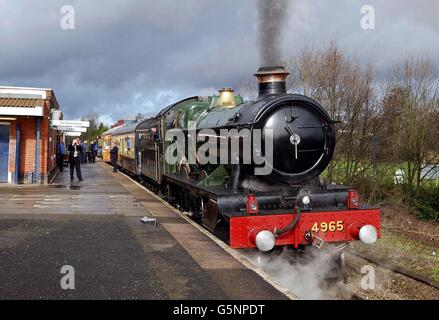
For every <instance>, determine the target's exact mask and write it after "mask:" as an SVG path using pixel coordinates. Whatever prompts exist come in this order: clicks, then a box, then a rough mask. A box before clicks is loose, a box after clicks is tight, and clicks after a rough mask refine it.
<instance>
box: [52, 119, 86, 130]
mask: <svg viewBox="0 0 439 320" xmlns="http://www.w3.org/2000/svg"><path fill="white" fill-rule="evenodd" d="M50 125H51V126H63V127H85V128H88V127H90V121H74V120H52V121H50Z"/></svg>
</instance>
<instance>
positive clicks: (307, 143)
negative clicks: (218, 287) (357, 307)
mask: <svg viewBox="0 0 439 320" xmlns="http://www.w3.org/2000/svg"><path fill="white" fill-rule="evenodd" d="M288 75H289V73H288V72H286V70H285V69H284V68H283V67H263V68H260V69H259V70H258V72H257V73H256V74H255V76H256V78H257V80H258V84H259V95H258V97H257V99H255V101H248V102H244V101H243V99H242V98H241V97H240V96H239V95H235V94H234V91H233V90H232V89H230V88H224V89H222V90H220V92H219V95H213V96H208V97H200V96H195V97H190V98H187V99H184V100H181V101H179V102H176V103H174V104H172V105H170V106H168V107H166V108H165V109H163V110H161V111H160V112H159V113H158V114H157V116H155V117H153V118H150V119H146V120H144V121H142V122H140V123H136V124H133V125H128V126H123V127H118V128H115V129H112V130H109V131H107V132H105V133H104V134H103V136H104V139H105V141H108V142H109V141H114V142H116V144H117V145H118V146H119V159H118V165H119V167H120V168H122V169H123V170H126V171H128V172H129V173H131V174H132V175H135V176H136V177H138V178H139V179H141V180H142V181H143V182H144V183H145V184H147V185H148V186H149V187H150V188H151V189H152V190H154V191H156V192H157V193H160V194H161V195H162V196H163V197H164V198H166V200H167V201H168V202H170V203H171V204H174V205H175V206H177V207H178V208H180V209H181V210H182V211H185V212H187V213H188V214H189V215H190V216H191V217H192V218H193V219H195V220H197V221H199V222H200V223H201V224H202V225H203V226H204V227H206V228H207V229H209V230H210V231H211V232H212V233H214V234H216V235H217V236H218V237H220V238H221V239H223V240H224V241H226V242H227V243H228V244H229V245H230V246H231V247H232V248H255V247H256V248H257V249H259V250H260V251H262V252H268V251H272V250H273V249H274V248H285V247H287V248H289V249H293V250H295V249H300V248H304V247H307V246H311V245H315V246H318V247H321V246H322V245H324V244H335V245H336V246H337V247H339V248H341V247H345V246H346V245H347V243H349V241H354V240H360V241H362V242H363V243H366V244H372V243H374V242H375V241H376V240H377V239H378V238H379V237H380V210H379V209H377V208H368V207H365V206H364V205H362V204H360V203H359V200H358V194H357V191H356V190H355V189H351V188H347V187H343V186H334V185H326V184H324V183H323V182H321V180H320V178H319V175H320V174H321V173H322V172H323V171H324V170H325V168H326V167H327V166H328V164H329V162H330V161H331V159H332V156H333V153H334V149H335V123H334V121H333V120H331V118H330V116H329V115H328V113H327V112H326V110H325V109H324V108H323V107H322V106H321V105H320V104H319V103H317V102H316V101H314V100H313V99H311V98H309V97H306V96H303V95H297V94H288V93H287V92H286V84H285V80H286V77H287V76H288ZM231 132H233V133H234V134H231ZM241 132H246V133H247V135H245V134H240V133H241ZM236 133H238V134H237V135H236ZM178 136H180V137H183V138H184V141H183V142H182V141H177V140H178V139H177V138H178ZM176 137H177V138H176ZM194 137H196V138H195V139H194ZM191 139H192V140H191ZM206 140H208V142H207V143H205V144H202V143H201V142H206ZM258 140H260V141H258ZM191 141H192V142H191ZM259 142H260V143H259ZM206 144H207V145H208V146H209V148H207V147H206ZM233 144H234V146H235V148H234V149H235V152H234V153H233V152H232V151H231V149H232V148H231V146H232V145H233ZM170 149H171V151H169V150H170ZM236 150H237V151H236ZM223 153H224V154H225V156H223ZM269 155H271V157H270V156H269ZM205 158H208V159H210V161H205ZM203 159H204V161H203ZM261 159H262V160H263V161H261ZM220 160H222V161H220ZM267 169H268V170H267ZM258 170H259V171H258ZM257 172H264V174H258V173H257Z"/></svg>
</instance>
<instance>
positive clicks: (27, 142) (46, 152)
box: [9, 101, 57, 183]
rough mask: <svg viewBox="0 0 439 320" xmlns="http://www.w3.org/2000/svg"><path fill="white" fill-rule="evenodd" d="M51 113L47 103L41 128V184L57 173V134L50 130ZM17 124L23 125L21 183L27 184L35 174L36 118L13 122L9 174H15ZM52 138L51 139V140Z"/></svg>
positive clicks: (19, 118)
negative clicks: (28, 178) (28, 179)
mask: <svg viewBox="0 0 439 320" xmlns="http://www.w3.org/2000/svg"><path fill="white" fill-rule="evenodd" d="M49 113H50V105H49V101H46V103H45V108H44V116H43V117H42V118H40V119H41V128H40V133H41V136H40V162H39V166H40V169H39V172H40V178H41V182H43V183H47V182H48V181H49V180H50V179H51V177H52V176H53V175H54V174H55V173H56V140H57V132H56V130H52V129H50V128H49V125H50V123H49V119H48V115H49ZM17 123H19V124H20V125H21V135H20V170H19V176H20V181H24V182H27V177H28V174H29V173H32V172H35V156H36V143H35V141H36V127H37V125H36V118H34V117H17V120H16V121H11V126H10V132H9V134H10V138H9V139H10V143H9V172H11V174H12V176H13V175H14V174H15V152H16V128H17ZM49 137H50V139H49Z"/></svg>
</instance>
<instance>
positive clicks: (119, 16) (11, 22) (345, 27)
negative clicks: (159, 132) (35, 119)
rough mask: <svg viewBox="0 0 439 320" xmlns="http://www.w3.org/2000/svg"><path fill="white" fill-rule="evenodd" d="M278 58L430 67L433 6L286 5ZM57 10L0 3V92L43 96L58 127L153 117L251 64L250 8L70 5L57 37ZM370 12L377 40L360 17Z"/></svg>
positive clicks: (320, 0)
mask: <svg viewBox="0 0 439 320" xmlns="http://www.w3.org/2000/svg"><path fill="white" fill-rule="evenodd" d="M290 2H291V5H290V10H289V15H288V23H287V25H286V26H285V30H284V32H283V37H282V40H281V43H282V47H283V50H284V53H291V52H293V53H294V52H297V51H298V50H300V49H301V48H303V46H304V45H306V44H309V45H312V46H314V47H317V48H318V47H321V46H323V45H325V44H327V43H328V42H329V41H330V40H336V41H337V42H338V44H339V45H340V46H341V47H342V49H344V50H345V51H347V52H349V53H353V54H356V55H358V56H359V57H360V59H361V61H363V62H368V61H370V62H372V63H373V64H374V65H375V67H376V70H377V73H378V74H382V75H385V74H386V72H387V71H386V70H387V69H388V68H389V67H390V66H391V65H392V63H394V62H395V58H396V57H399V56H401V55H403V54H410V53H422V54H428V55H430V56H432V58H433V59H436V60H435V63H436V65H439V61H438V59H439V57H438V55H437V52H438V49H439V28H438V21H439V20H438V19H436V14H437V12H438V10H437V9H438V3H437V2H436V1H435V0H431V1H427V0H423V1H417V2H411V1H408V0H403V1H400V0H389V1H378V0H369V1H360V0H357V1H348V0H339V1H329V0H315V1H305V0H294V1H292V0H290ZM64 4H65V1H64V0H46V1H33V0H23V1H13V0H0V10H1V11H2V12H8V14H7V15H4V16H3V17H2V19H1V20H0V30H1V31H0V43H2V44H7V45H2V47H1V48H0V84H1V85H20V86H43V87H52V88H54V90H55V93H56V94H57V97H58V100H59V101H60V103H61V105H62V107H63V110H64V112H65V114H66V116H67V117H69V118H78V117H80V116H82V115H84V114H86V113H87V112H89V111H95V112H98V113H99V114H101V115H102V117H103V118H106V119H109V118H112V119H116V118H119V117H122V116H123V115H126V114H132V113H137V112H143V113H147V114H153V113H155V112H157V111H158V110H160V109H161V108H162V107H164V106H166V105H167V104H169V103H171V102H172V101H173V100H175V99H179V98H183V97H185V96H189V95H196V94H201V93H212V92H213V91H214V89H215V88H220V87H223V86H234V87H235V86H237V85H238V83H239V81H240V80H241V79H243V77H245V76H247V75H249V74H252V73H254V71H256V69H257V68H258V67H259V64H260V56H259V50H258V38H257V36H258V32H257V10H256V1H254V0H241V1H233V0H225V1H214V0H184V1H176V0H175V1H174V0H161V1H152V0H148V1H145V0H143V1H142V0H129V1H116V0H110V1H105V2H103V1H85V0H82V1H78V0H77V1H71V2H70V4H72V5H73V6H74V7H75V9H76V27H77V29H76V30H74V31H65V30H62V29H61V28H60V25H59V22H60V18H61V14H60V8H61V6H63V5H64ZM363 4H372V5H374V6H375V8H376V15H377V17H376V18H377V22H376V30H373V31H364V30H361V28H360V19H361V14H360V8H361V6H362V5H363Z"/></svg>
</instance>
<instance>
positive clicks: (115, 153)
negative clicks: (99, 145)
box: [110, 142, 119, 172]
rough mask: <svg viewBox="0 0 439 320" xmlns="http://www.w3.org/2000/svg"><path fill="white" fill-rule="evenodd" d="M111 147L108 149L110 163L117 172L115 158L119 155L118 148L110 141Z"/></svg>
mask: <svg viewBox="0 0 439 320" xmlns="http://www.w3.org/2000/svg"><path fill="white" fill-rule="evenodd" d="M112 146H113V148H112V149H111V150H110V158H111V164H112V165H113V172H117V158H118V157H119V148H118V147H117V144H116V143H114V142H113V143H112Z"/></svg>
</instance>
